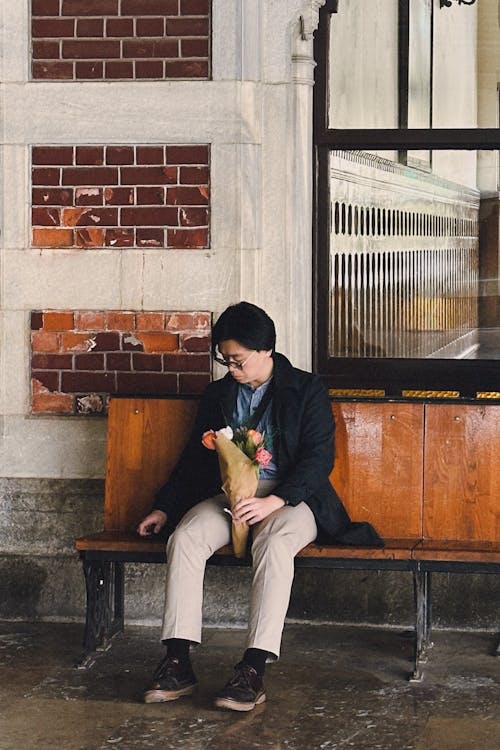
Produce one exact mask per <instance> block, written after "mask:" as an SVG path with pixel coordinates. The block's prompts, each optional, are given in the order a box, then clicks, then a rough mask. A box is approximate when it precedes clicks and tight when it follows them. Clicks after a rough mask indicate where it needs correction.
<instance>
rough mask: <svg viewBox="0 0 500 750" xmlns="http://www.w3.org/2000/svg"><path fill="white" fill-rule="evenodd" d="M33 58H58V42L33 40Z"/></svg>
mask: <svg viewBox="0 0 500 750" xmlns="http://www.w3.org/2000/svg"><path fill="white" fill-rule="evenodd" d="M32 56H33V60H59V56H60V55H59V42H46V41H40V40H36V39H35V40H34V41H33V44H32Z"/></svg>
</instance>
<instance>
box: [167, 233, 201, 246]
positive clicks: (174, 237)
mask: <svg viewBox="0 0 500 750" xmlns="http://www.w3.org/2000/svg"><path fill="white" fill-rule="evenodd" d="M208 246H209V245H208V229H168V230H167V247H174V248H178V249H181V248H183V249H186V250H193V249H196V248H202V247H208Z"/></svg>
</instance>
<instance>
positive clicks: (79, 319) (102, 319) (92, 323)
mask: <svg viewBox="0 0 500 750" xmlns="http://www.w3.org/2000/svg"><path fill="white" fill-rule="evenodd" d="M105 325H106V313H104V312H101V311H98V312H96V311H95V310H85V311H84V312H78V313H76V316H75V328H77V329H78V330H80V331H101V330H102V329H103V328H104V327H105Z"/></svg>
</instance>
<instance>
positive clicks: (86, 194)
mask: <svg viewBox="0 0 500 750" xmlns="http://www.w3.org/2000/svg"><path fill="white" fill-rule="evenodd" d="M103 202H104V190H103V189H102V188H96V187H92V188H76V190H75V205H76V206H102V204H103Z"/></svg>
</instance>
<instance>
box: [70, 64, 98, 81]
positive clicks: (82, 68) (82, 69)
mask: <svg viewBox="0 0 500 750" xmlns="http://www.w3.org/2000/svg"><path fill="white" fill-rule="evenodd" d="M75 75H76V78H78V79H98V78H103V76H104V63H103V62H102V61H101V60H94V62H77V63H76V65H75Z"/></svg>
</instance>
